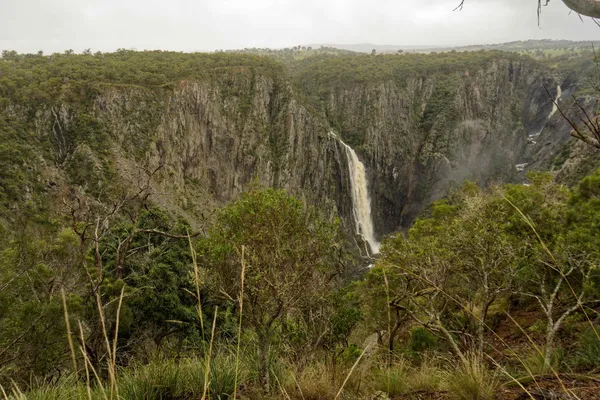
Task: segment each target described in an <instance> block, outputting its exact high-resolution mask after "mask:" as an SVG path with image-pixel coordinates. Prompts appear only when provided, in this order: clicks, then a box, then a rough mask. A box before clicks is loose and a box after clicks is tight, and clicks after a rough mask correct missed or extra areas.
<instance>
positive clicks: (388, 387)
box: [372, 361, 411, 397]
mask: <svg viewBox="0 0 600 400" xmlns="http://www.w3.org/2000/svg"><path fill="white" fill-rule="evenodd" d="M409 373H410V371H409V368H408V367H407V365H406V364H405V362H404V361H400V362H398V363H396V364H394V365H393V366H392V367H391V368H387V369H384V370H379V371H377V372H375V373H374V375H373V382H372V386H373V390H374V391H382V392H385V393H387V394H388V395H390V396H391V397H393V396H400V395H403V394H406V393H408V392H409V391H410V389H411V388H410V387H409V385H408V376H409Z"/></svg>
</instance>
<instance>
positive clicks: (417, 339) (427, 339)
mask: <svg viewBox="0 0 600 400" xmlns="http://www.w3.org/2000/svg"><path fill="white" fill-rule="evenodd" d="M436 346H437V337H435V336H434V335H433V334H432V333H431V332H429V331H428V330H427V329H426V328H423V327H421V326H417V327H414V328H413V329H411V330H410V339H409V341H408V350H409V351H411V352H414V353H424V352H426V351H429V350H434V349H435V347H436Z"/></svg>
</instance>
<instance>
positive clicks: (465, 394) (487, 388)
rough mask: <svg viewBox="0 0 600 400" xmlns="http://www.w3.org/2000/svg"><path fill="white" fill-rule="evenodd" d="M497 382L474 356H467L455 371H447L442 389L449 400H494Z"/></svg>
mask: <svg viewBox="0 0 600 400" xmlns="http://www.w3.org/2000/svg"><path fill="white" fill-rule="evenodd" d="M498 384H499V381H498V379H497V377H496V376H495V374H494V373H492V372H491V371H490V370H489V369H488V368H487V366H486V365H485V364H484V363H483V361H482V360H481V359H480V358H479V357H478V356H477V355H476V354H475V353H472V354H468V355H467V357H466V359H465V361H464V362H461V363H460V364H459V366H458V368H457V369H456V370H455V371H448V373H447V374H446V376H445V379H444V388H445V389H446V390H447V391H448V395H449V397H450V398H451V399H456V400H490V399H493V398H494V394H495V392H496V389H497V388H498Z"/></svg>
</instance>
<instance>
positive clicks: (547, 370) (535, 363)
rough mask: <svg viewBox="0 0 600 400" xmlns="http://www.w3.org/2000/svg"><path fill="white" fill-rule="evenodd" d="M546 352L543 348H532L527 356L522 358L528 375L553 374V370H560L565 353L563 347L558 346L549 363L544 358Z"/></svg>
mask: <svg viewBox="0 0 600 400" xmlns="http://www.w3.org/2000/svg"><path fill="white" fill-rule="evenodd" d="M544 354H545V350H544V349H543V348H540V349H531V350H530V351H529V353H528V354H526V355H525V357H522V358H521V360H520V362H521V364H522V365H523V367H524V368H525V371H526V372H527V375H529V376H542V375H548V374H551V373H552V371H555V372H558V370H559V369H560V365H561V363H562V360H563V355H564V353H563V351H562V349H561V348H557V349H555V350H554V351H553V353H552V356H551V358H550V364H549V365H547V364H546V362H545V360H544Z"/></svg>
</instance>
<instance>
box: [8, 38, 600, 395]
mask: <svg viewBox="0 0 600 400" xmlns="http://www.w3.org/2000/svg"><path fill="white" fill-rule="evenodd" d="M563 56H564V55H563V54H559V55H556V57H555V55H552V57H537V58H538V59H534V58H532V57H530V55H528V54H527V52H519V53H507V52H502V51H496V50H494V51H472V52H444V53H436V54H393V55H376V54H374V55H365V54H355V53H352V52H347V51H340V50H336V49H332V48H315V49H313V48H307V47H304V48H303V47H302V46H298V47H297V48H293V49H287V50H285V51H271V50H268V49H246V50H245V51H239V52H217V53H211V54H200V53H176V52H160V51H152V52H137V51H131V50H119V51H117V52H115V53H92V52H90V51H86V52H85V53H84V54H74V53H73V52H71V51H67V52H65V53H64V54H52V55H43V54H41V53H40V54H18V53H16V52H9V51H5V52H3V54H2V59H1V60H0V385H1V386H0V387H1V390H0V393H2V397H3V398H7V399H75V398H81V399H96V398H98V399H209V398H210V399H229V398H234V399H235V398H238V399H269V398H272V399H303V400H308V399H342V398H344V399H386V398H393V399H415V398H423V399H440V398H444V399H446V398H448V399H464V400H475V399H482V400H487V399H490V400H491V399H521V398H533V399H538V398H540V399H541V398H558V399H562V398H564V399H571V398H573V399H577V398H579V399H593V398H595V397H594V396H597V394H598V392H600V387H599V386H598V382H600V376H599V375H598V373H599V368H600V324H599V323H600V317H599V315H600V264H599V262H600V250H599V244H600V243H598V240H600V239H599V238H600V231H599V229H600V225H599V221H600V173H599V172H598V171H597V167H598V161H599V158H598V154H597V150H596V149H594V148H592V147H591V146H587V145H586V144H585V143H583V142H582V141H581V140H577V139H576V138H571V132H572V131H573V129H574V126H573V124H575V125H577V126H579V127H580V128H579V129H580V130H581V132H582V134H585V135H590V137H592V138H593V135H594V134H597V131H598V129H597V128H598V127H597V126H596V125H594V124H596V123H597V120H595V119H593V117H594V116H595V115H597V113H598V100H597V95H598V93H597V88H596V87H595V86H594V85H595V83H594V82H596V81H595V79H596V78H597V76H596V75H595V71H596V70H595V68H593V67H594V66H595V64H594V62H593V58H590V57H589V54H588V53H584V52H582V53H581V54H579V53H578V54H572V55H570V56H569V57H566V58H565V57H563ZM560 57H563V58H560ZM540 58H543V59H540ZM587 115H589V118H588V119H587V120H586V119H585V118H586V116H587ZM594 121H596V122H594ZM586 129H587V130H586ZM586 132H587V133H586ZM586 137H587V136H586ZM352 155H354V156H356V158H357V159H359V160H360V165H362V167H360V166H357V165H355V164H353V163H356V160H355V159H354V158H353V157H352ZM360 168H362V170H361V171H362V175H360V177H362V178H364V179H363V184H364V185H365V186H364V187H365V188H366V189H367V191H368V193H367V195H366V196H367V198H369V200H370V207H371V209H370V210H368V211H369V215H371V216H372V218H371V219H372V222H373V225H374V231H375V232H374V234H375V235H376V237H377V238H378V239H380V240H382V247H381V252H380V253H379V254H373V253H376V252H374V251H370V250H369V244H368V243H366V241H365V240H364V237H362V236H363V235H362V232H363V231H361V229H362V227H360V226H359V225H360V224H359V216H358V215H357V205H356V202H355V199H354V197H353V196H354V195H353V194H352V193H354V192H353V190H354V189H356V188H355V185H356V184H357V183H356V176H355V175H353V174H355V173H356V171H357V169H359V170H360ZM359 211H360V210H359ZM371 250H372V249H371ZM523 396H525V397H523ZM552 396H554V397H552Z"/></svg>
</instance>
